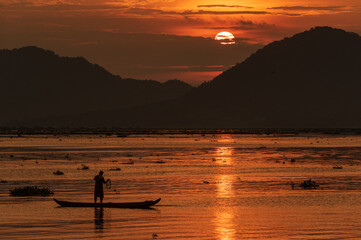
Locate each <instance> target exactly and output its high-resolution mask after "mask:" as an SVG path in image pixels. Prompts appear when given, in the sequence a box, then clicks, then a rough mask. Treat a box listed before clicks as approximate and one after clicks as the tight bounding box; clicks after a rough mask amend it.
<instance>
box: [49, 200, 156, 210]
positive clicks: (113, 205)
mask: <svg viewBox="0 0 361 240" xmlns="http://www.w3.org/2000/svg"><path fill="white" fill-rule="evenodd" d="M53 199H54V201H55V202H56V203H57V204H59V205H60V206H62V207H100V206H101V207H104V208H150V207H151V206H154V205H155V204H157V203H158V202H159V201H160V200H161V198H158V199H157V200H155V201H144V202H125V203H112V202H109V203H103V204H102V205H100V203H83V202H68V201H59V200H57V199H55V198H53Z"/></svg>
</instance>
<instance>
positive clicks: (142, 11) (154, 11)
mask: <svg viewBox="0 0 361 240" xmlns="http://www.w3.org/2000/svg"><path fill="white" fill-rule="evenodd" d="M125 12H126V13H130V14H139V15H144V14H149V15H154V14H164V15H186V16H187V15H204V14H205V15H242V14H270V12H267V11H204V10H198V11H194V10H185V11H181V12H177V11H164V10H160V9H153V8H130V9H128V10H127V11H125Z"/></svg>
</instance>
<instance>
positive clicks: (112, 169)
mask: <svg viewBox="0 0 361 240" xmlns="http://www.w3.org/2000/svg"><path fill="white" fill-rule="evenodd" d="M120 170H122V169H121V168H120V167H116V168H109V171H120Z"/></svg>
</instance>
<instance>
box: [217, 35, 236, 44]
mask: <svg viewBox="0 0 361 240" xmlns="http://www.w3.org/2000/svg"><path fill="white" fill-rule="evenodd" d="M214 39H215V40H217V41H220V43H221V44H235V41H234V36H233V34H232V33H230V32H220V33H218V34H217V36H215V38H214Z"/></svg>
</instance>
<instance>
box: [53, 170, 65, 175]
mask: <svg viewBox="0 0 361 240" xmlns="http://www.w3.org/2000/svg"><path fill="white" fill-rule="evenodd" d="M53 174H54V175H64V173H63V172H62V171H60V170H58V171H56V172H53Z"/></svg>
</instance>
